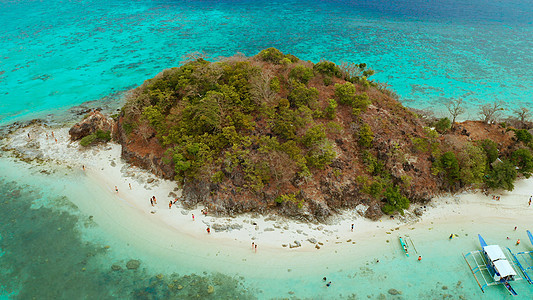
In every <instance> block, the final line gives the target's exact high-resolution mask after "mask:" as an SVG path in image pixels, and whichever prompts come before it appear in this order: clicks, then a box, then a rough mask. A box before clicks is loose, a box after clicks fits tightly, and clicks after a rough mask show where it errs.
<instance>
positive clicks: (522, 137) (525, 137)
mask: <svg viewBox="0 0 533 300" xmlns="http://www.w3.org/2000/svg"><path fill="white" fill-rule="evenodd" d="M514 134H515V136H516V139H517V140H518V141H522V142H524V144H527V143H529V142H531V141H532V140H533V136H532V135H531V133H529V132H528V131H527V130H525V129H518V130H515V132H514Z"/></svg>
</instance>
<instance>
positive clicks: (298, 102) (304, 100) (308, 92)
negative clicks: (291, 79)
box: [288, 83, 318, 107]
mask: <svg viewBox="0 0 533 300" xmlns="http://www.w3.org/2000/svg"><path fill="white" fill-rule="evenodd" d="M288 98H289V101H290V103H291V105H292V106H294V107H300V106H309V105H312V104H313V103H315V102H316V101H317V100H318V90H317V89H316V88H307V87H306V86H305V85H304V84H302V83H298V84H297V86H296V88H294V89H293V90H292V91H291V93H290V94H289V97H288Z"/></svg>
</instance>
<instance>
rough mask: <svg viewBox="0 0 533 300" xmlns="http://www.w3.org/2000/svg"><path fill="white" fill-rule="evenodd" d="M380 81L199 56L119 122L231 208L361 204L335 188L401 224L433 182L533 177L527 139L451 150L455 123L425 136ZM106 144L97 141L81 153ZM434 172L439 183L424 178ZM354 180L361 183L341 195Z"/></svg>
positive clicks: (182, 177) (155, 81)
mask: <svg viewBox="0 0 533 300" xmlns="http://www.w3.org/2000/svg"><path fill="white" fill-rule="evenodd" d="M373 73H374V72H373V71H372V70H370V69H368V68H367V66H366V64H343V65H342V66H337V65H336V64H334V63H332V62H328V61H322V62H319V63H317V64H312V63H310V62H301V61H300V60H299V59H298V58H297V57H295V56H293V55H290V54H283V53H282V52H281V51H279V50H277V49H275V48H269V49H265V50H263V51H261V52H260V53H259V54H257V55H256V56H255V57H252V58H248V59H243V58H242V57H237V58H229V59H225V60H222V61H219V62H209V61H207V60H205V59H203V58H198V59H196V60H193V61H189V62H187V63H185V64H184V65H182V66H181V67H178V68H172V69H168V70H165V71H163V72H162V73H160V74H158V75H157V76H156V77H154V78H152V79H149V80H147V81H146V82H145V83H144V84H143V85H142V86H140V87H138V88H137V89H135V90H133V91H132V92H131V95H130V96H129V98H128V101H127V103H126V105H125V106H124V108H123V110H122V113H121V116H120V119H121V123H120V124H121V126H122V129H123V131H124V132H125V133H126V139H129V140H131V141H132V142H136V141H142V140H144V141H147V140H148V139H151V138H152V137H153V136H154V135H153V133H154V132H155V139H157V141H158V142H159V145H160V147H161V148H162V149H159V150H161V153H163V152H164V153H165V154H164V156H165V157H164V158H163V159H162V161H163V162H164V163H166V162H168V163H169V164H172V165H173V167H174V171H175V174H176V176H175V180H176V181H177V182H178V183H179V184H181V185H186V184H191V183H192V184H195V183H201V182H203V183H207V184H206V185H204V186H208V188H206V189H208V192H207V193H206V194H209V195H211V196H212V199H215V198H218V197H219V196H221V197H220V199H222V200H220V201H226V202H227V203H232V202H233V201H239V200H240V199H243V197H248V198H247V199H250V202H254V201H255V202H258V203H260V205H263V206H276V205H283V206H284V207H285V205H289V206H288V207H291V205H292V204H294V205H295V207H298V208H305V209H308V208H309V207H313V206H315V207H316V203H308V204H309V205H307V203H306V202H305V201H306V200H309V199H312V197H313V196H314V195H313V193H315V192H317V193H319V194H320V193H321V194H320V195H319V196H318V197H316V198H317V199H326V202H328V205H329V202H330V201H331V202H332V203H339V202H340V203H341V204H340V205H349V204H352V203H347V200H345V199H340V200H339V199H337V198H338V194H337V192H335V193H331V194H333V195H329V194H326V193H325V192H323V191H321V190H320V189H321V188H324V190H328V189H336V188H338V189H339V191H341V192H340V193H339V194H343V197H344V195H349V196H350V197H351V198H354V200H349V201H357V200H355V199H359V198H358V197H357V196H359V195H360V196H362V197H364V199H370V200H371V201H374V202H378V201H381V203H382V207H381V208H382V211H383V212H384V213H387V214H392V213H394V212H397V211H398V212H400V213H401V212H403V210H404V209H406V208H408V207H409V200H408V199H407V198H406V195H413V191H415V194H416V189H417V188H420V186H421V185H425V184H426V183H428V186H430V188H442V189H448V190H457V189H460V188H463V187H482V185H483V184H484V185H485V187H487V188H491V189H498V188H504V189H512V187H513V182H514V180H515V179H516V177H517V174H518V173H519V174H521V175H523V176H526V177H528V176H531V174H532V173H533V158H532V153H531V150H530V149H529V148H528V147H531V143H532V137H531V134H529V132H527V131H525V130H515V131H514V132H515V134H516V141H517V143H513V144H512V145H509V143H507V144H505V147H504V146H502V145H504V143H502V142H501V141H498V142H499V143H500V146H499V145H498V144H497V143H495V142H494V141H491V140H483V141H476V142H472V143H469V142H466V137H464V138H465V139H461V140H462V142H461V143H460V144H456V145H451V144H452V143H454V141H455V140H458V139H455V137H450V136H447V135H446V133H447V132H448V131H449V129H450V127H451V121H450V120H449V119H448V118H443V119H440V120H438V121H437V122H436V123H434V124H433V125H434V126H435V130H432V129H430V128H427V127H425V128H422V127H421V126H420V122H419V120H416V119H415V117H414V116H413V114H412V113H409V112H407V110H406V109H405V108H404V107H403V106H402V105H401V104H399V103H398V102H396V101H394V100H392V99H389V98H387V97H386V96H384V95H383V94H382V93H381V92H383V93H385V94H388V95H392V92H390V91H388V90H387V89H386V87H385V86H384V85H378V84H377V83H374V82H372V81H369V80H368V78H369V77H370V76H371V75H373ZM315 77H316V78H315ZM333 84H334V85H333ZM380 91H381V92H380ZM369 95H371V96H372V97H373V98H372V99H370V97H369ZM376 95H377V96H376ZM371 104H372V105H371ZM369 107H370V108H371V109H370V108H369ZM389 118H390V119H389ZM428 123H429V122H428ZM509 130H512V129H509ZM439 133H440V134H442V136H441V135H439ZM454 134H455V135H457V133H454ZM139 137H142V139H139ZM109 139H110V135H109V133H104V132H97V133H95V134H93V135H90V136H87V137H85V138H84V139H82V141H81V144H82V145H89V144H93V143H96V142H100V141H106V140H109ZM129 140H128V142H129ZM520 142H522V143H520ZM154 144H155V143H151V144H150V145H154ZM499 147H501V149H499ZM514 149H518V150H516V151H514V152H512V150H514ZM499 150H501V151H502V152H499ZM337 151H339V152H340V153H337ZM500 160H502V161H500ZM430 165H431V166H432V169H431V171H433V175H437V176H436V177H431V176H426V175H428V171H429V169H430V167H429V166H430ZM516 168H517V169H518V173H517V171H516ZM354 174H357V177H356V179H355V182H353V180H352V178H353V177H355V175H354ZM420 174H423V175H424V176H419V175H420ZM335 180H336V182H334V183H331V181H335ZM347 182H350V183H353V185H351V186H349V187H348V185H345V186H342V185H343V184H346V183H347ZM319 184H320V185H324V186H320V188H319V187H318V185H319ZM329 184H331V186H328V185H329ZM424 187H425V186H424ZM345 188H346V189H350V190H343V189H345ZM295 190H296V191H298V192H294V191H295ZM228 195H229V197H231V199H228V198H223V197H224V196H228ZM254 196H255V198H254ZM330 196H331V198H332V199H331V200H330V199H329V198H328V197H330ZM354 196H355V197H354ZM416 196H420V195H416ZM423 197H424V196H423ZM341 198H342V197H341ZM361 199H362V198H361ZM213 201H215V200H213ZM218 204H219V203H218Z"/></svg>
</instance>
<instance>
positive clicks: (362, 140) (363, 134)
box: [359, 123, 374, 148]
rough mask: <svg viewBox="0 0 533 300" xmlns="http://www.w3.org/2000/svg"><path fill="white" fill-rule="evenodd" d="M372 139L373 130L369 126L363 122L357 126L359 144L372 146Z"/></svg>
mask: <svg viewBox="0 0 533 300" xmlns="http://www.w3.org/2000/svg"><path fill="white" fill-rule="evenodd" d="M373 141H374V132H372V129H371V128H370V126H369V125H368V124H366V123H363V125H361V127H360V128H359V145H361V146H362V147H367V148H370V147H372V142H373Z"/></svg>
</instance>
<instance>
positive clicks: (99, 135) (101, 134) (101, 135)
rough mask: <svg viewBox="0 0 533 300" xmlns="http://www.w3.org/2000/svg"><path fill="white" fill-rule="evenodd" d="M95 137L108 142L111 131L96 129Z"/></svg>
mask: <svg viewBox="0 0 533 300" xmlns="http://www.w3.org/2000/svg"><path fill="white" fill-rule="evenodd" d="M96 138H97V139H99V140H101V141H104V142H109V141H110V140H111V131H103V130H97V131H96Z"/></svg>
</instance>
